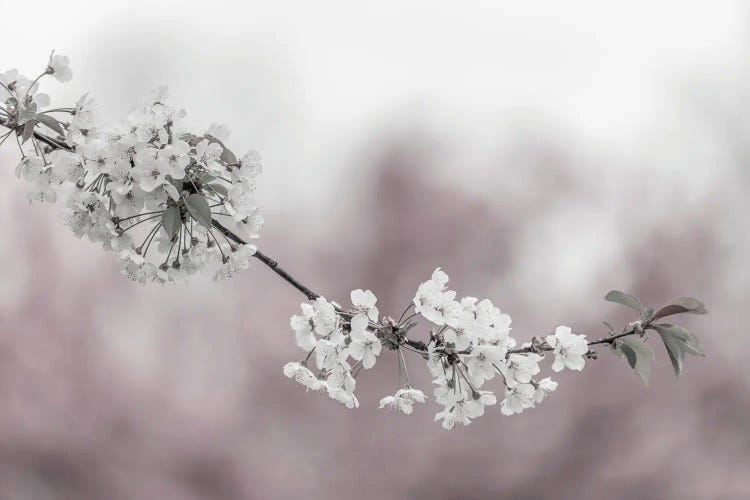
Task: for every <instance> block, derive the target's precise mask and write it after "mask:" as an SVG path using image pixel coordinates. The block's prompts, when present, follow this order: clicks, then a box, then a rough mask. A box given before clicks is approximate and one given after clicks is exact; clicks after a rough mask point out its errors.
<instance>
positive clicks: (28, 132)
mask: <svg viewBox="0 0 750 500" xmlns="http://www.w3.org/2000/svg"><path fill="white" fill-rule="evenodd" d="M33 135H34V121H33V120H32V121H30V122H26V125H24V126H23V133H22V134H21V139H22V141H21V143H22V144H25V143H26V141H28V140H29V139H31V136H33Z"/></svg>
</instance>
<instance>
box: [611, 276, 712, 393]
mask: <svg viewBox="0 0 750 500" xmlns="http://www.w3.org/2000/svg"><path fill="white" fill-rule="evenodd" d="M604 299H605V300H607V301H609V302H616V303H618V304H621V305H623V306H625V307H628V308H630V309H632V310H634V311H635V312H637V313H638V315H639V319H638V321H636V322H635V323H631V324H630V325H629V327H628V328H629V332H630V333H633V334H637V336H636V335H633V336H622V337H621V338H617V339H614V340H613V341H612V342H611V345H612V347H613V348H614V350H615V353H616V354H617V355H619V356H620V357H622V358H624V359H626V360H627V362H628V365H630V367H631V368H632V369H633V370H635V372H636V374H637V375H638V376H639V377H640V378H641V380H642V381H643V383H644V384H648V381H649V376H650V371H651V361H652V360H653V358H654V352H653V350H652V349H651V347H650V346H649V345H648V343H647V340H648V335H647V332H648V331H649V330H653V331H655V332H656V333H657V334H658V335H659V337H660V338H661V340H662V342H663V343H664V347H665V349H666V350H667V354H668V355H669V360H670V361H671V362H672V368H673V369H674V372H675V375H676V376H679V375H680V374H681V373H682V370H683V368H684V366H685V358H686V357H687V355H688V354H690V355H692V356H705V354H704V352H703V347H702V346H701V343H700V341H699V340H698V337H696V336H695V335H694V334H692V333H690V332H689V331H687V330H686V329H685V328H683V327H681V326H677V325H674V324H671V323H666V322H662V321H661V320H662V319H663V318H666V317H668V316H675V315H678V314H699V315H702V314H706V313H707V312H708V311H707V310H706V308H705V306H704V305H703V303H702V302H701V301H700V300H698V299H695V298H693V297H679V298H676V299H674V300H671V301H669V302H668V303H667V304H665V305H663V306H661V307H659V308H658V309H654V308H651V307H646V306H644V305H643V304H642V303H641V301H640V300H638V298H637V297H635V296H634V295H631V294H628V293H625V292H621V291H619V290H612V291H611V292H609V293H608V294H607V295H606V296H605V297H604ZM610 330H611V327H610ZM625 333H626V334H627V333H628V332H625Z"/></svg>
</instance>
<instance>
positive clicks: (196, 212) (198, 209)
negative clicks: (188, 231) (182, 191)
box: [185, 193, 212, 229]
mask: <svg viewBox="0 0 750 500" xmlns="http://www.w3.org/2000/svg"><path fill="white" fill-rule="evenodd" d="M185 206H186V207H187V209H188V212H190V216H191V217H192V218H193V219H195V220H196V221H198V223H199V224H201V225H203V226H204V227H205V228H207V229H211V220H212V218H211V208H210V207H209V206H208V201H206V198H204V197H203V196H202V195H200V194H195V193H193V194H191V195H190V196H188V197H187V198H185Z"/></svg>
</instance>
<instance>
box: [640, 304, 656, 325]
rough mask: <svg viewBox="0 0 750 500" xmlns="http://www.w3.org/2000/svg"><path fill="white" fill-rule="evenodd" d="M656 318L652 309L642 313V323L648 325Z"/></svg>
mask: <svg viewBox="0 0 750 500" xmlns="http://www.w3.org/2000/svg"><path fill="white" fill-rule="evenodd" d="M653 317H654V310H653V309H652V308H650V307H646V308H645V309H643V311H641V323H644V324H645V323H648V322H649V321H651V320H652V319H653Z"/></svg>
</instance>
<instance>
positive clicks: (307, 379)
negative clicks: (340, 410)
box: [284, 362, 322, 391]
mask: <svg viewBox="0 0 750 500" xmlns="http://www.w3.org/2000/svg"><path fill="white" fill-rule="evenodd" d="M284 376H285V377H287V378H293V379H294V380H295V381H296V382H298V383H300V384H302V385H303V386H305V387H306V388H307V389H311V390H313V391H318V390H320V388H321V387H322V382H321V381H320V380H318V377H316V376H315V374H314V373H313V372H311V371H310V370H309V369H308V368H307V367H306V366H305V365H303V364H301V363H297V362H292V363H287V364H285V365H284Z"/></svg>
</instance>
